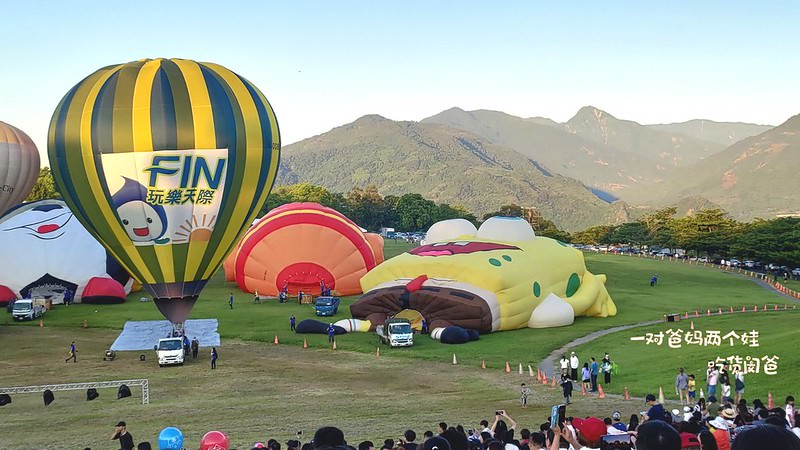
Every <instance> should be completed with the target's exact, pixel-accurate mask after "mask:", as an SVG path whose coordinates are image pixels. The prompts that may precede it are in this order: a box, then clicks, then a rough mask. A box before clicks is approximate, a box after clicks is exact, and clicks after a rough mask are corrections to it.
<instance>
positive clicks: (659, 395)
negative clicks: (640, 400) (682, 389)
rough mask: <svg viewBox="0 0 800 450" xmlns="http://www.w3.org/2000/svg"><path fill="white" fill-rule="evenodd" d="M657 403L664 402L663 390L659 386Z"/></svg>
mask: <svg viewBox="0 0 800 450" xmlns="http://www.w3.org/2000/svg"><path fill="white" fill-rule="evenodd" d="M658 403H661V404H662V405H663V404H664V390H663V389H661V386H659V387H658Z"/></svg>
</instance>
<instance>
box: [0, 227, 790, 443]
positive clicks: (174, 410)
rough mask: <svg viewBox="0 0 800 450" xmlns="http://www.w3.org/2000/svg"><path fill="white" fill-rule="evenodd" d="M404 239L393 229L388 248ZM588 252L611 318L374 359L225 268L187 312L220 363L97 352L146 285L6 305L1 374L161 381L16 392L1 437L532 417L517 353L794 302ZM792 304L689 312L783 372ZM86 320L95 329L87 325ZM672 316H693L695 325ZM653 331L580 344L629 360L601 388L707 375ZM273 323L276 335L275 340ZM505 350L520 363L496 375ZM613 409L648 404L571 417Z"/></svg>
mask: <svg viewBox="0 0 800 450" xmlns="http://www.w3.org/2000/svg"><path fill="white" fill-rule="evenodd" d="M407 248H408V246H406V245H404V244H401V243H395V242H391V241H390V242H388V243H387V248H386V253H387V257H391V256H392V255H395V254H397V253H399V252H402V251H404V250H405V249H407ZM586 258H587V265H588V266H589V269H590V270H591V271H592V272H594V273H605V274H606V275H608V283H607V286H608V289H609V292H611V294H612V296H613V298H614V301H615V302H616V304H617V306H618V308H619V314H618V315H617V316H616V317H610V318H604V319H601V318H578V319H576V321H575V324H574V325H572V326H569V327H563V328H555V329H547V330H532V329H525V330H517V331H508V332H500V333H494V334H490V335H485V336H482V337H481V339H480V340H479V341H477V342H471V343H468V344H464V345H460V346H449V345H445V344H441V343H439V342H436V341H433V340H431V339H430V338H428V337H424V336H423V337H420V338H419V339H418V340H417V341H416V344H415V346H414V347H412V348H407V349H389V348H386V347H381V357H380V359H378V358H376V357H375V349H376V347H377V341H376V338H375V337H374V335H372V334H368V333H351V334H348V335H344V336H340V337H338V338H337V346H338V350H336V351H335V352H333V351H331V350H330V349H329V348H328V344H327V337H326V336H322V335H318V336H317V335H295V334H293V333H290V332H289V321H288V318H289V316H290V315H291V314H294V315H295V316H296V317H297V318H298V320H302V319H305V318H313V317H315V316H314V312H313V308H312V307H311V306H308V305H302V306H301V305H298V304H296V303H286V304H279V303H277V302H276V301H267V302H264V303H263V304H253V302H252V296H251V295H250V294H247V293H242V292H239V291H238V289H237V288H236V286H235V284H234V283H229V282H225V281H224V277H223V274H222V272H220V273H218V274H217V275H216V276H215V277H214V279H212V281H211V282H210V283H209V286H208V287H207V288H206V289H205V290H204V292H203V295H202V296H201V298H200V300H199V301H198V303H197V305H196V306H195V308H194V310H193V312H192V316H191V317H192V318H217V319H218V320H219V331H220V335H221V337H222V342H223V344H222V346H221V348H220V354H221V359H220V370H218V371H215V372H211V371H210V370H208V369H207V367H206V366H207V361H206V360H203V361H202V362H200V361H198V362H191V363H189V364H187V365H186V366H184V367H182V368H164V369H159V368H158V367H157V365H156V364H155V362H154V361H152V355H149V353H148V352H145V353H148V360H147V361H146V362H145V363H140V362H139V361H138V355H139V352H127V353H123V354H122V355H121V356H120V357H119V358H118V360H117V361H114V362H103V361H102V354H103V351H104V350H105V349H106V348H108V347H109V346H110V345H111V343H112V342H113V340H114V339H115V338H116V336H117V334H118V332H119V330H120V329H121V328H122V326H123V325H124V323H125V322H126V321H128V320H158V319H162V317H161V315H160V313H159V312H158V311H157V310H156V308H155V306H154V305H153V303H152V302H139V301H138V299H139V298H140V297H144V296H146V294H145V293H143V292H140V293H134V294H132V295H131V296H130V298H129V301H128V302H126V303H125V304H123V305H112V306H90V305H74V306H72V307H69V308H66V307H57V308H56V309H54V310H52V311H50V312H48V313H47V314H46V315H45V318H44V322H45V325H46V326H45V327H44V328H39V327H38V326H37V325H38V323H24V324H17V323H12V322H11V319H10V316H8V315H6V316H4V319H3V320H4V322H5V325H7V326H0V339H2V340H3V342H4V344H5V345H4V348H5V351H4V357H3V360H2V361H1V362H0V367H1V368H2V373H3V377H4V381H3V385H6V386H7V385H19V384H45V383H53V382H78V381H85V380H100V379H122V378H139V377H143V378H149V379H150V380H151V383H152V388H151V389H152V391H153V394H152V396H153V400H152V401H153V403H152V404H151V405H148V406H141V405H138V404H137V401H136V400H135V399H128V400H125V401H120V402H118V401H117V400H111V399H110V398H109V397H111V395H112V392H111V391H103V392H101V399H99V401H96V402H91V403H88V402H85V401H84V400H82V398H83V395H84V393H82V392H75V393H72V394H69V393H62V394H57V401H56V403H54V405H52V406H51V407H50V408H47V409H44V408H43V407H42V406H41V397H40V396H39V395H28V396H15V398H14V403H13V404H12V405H9V406H6V407H5V408H3V409H2V410H0V411H2V412H3V413H4V414H3V416H4V420H3V421H0V436H2V438H1V439H0V440H1V441H2V442H0V448H41V447H47V448H62V447H60V446H59V445H55V446H53V445H52V443H53V442H56V441H54V440H53V439H54V436H47V435H44V436H41V435H40V436H26V435H21V436H20V435H18V434H17V433H15V432H14V430H17V429H21V428H25V427H30V426H34V424H41V423H47V424H48V426H49V427H50V428H51V429H53V430H57V435H58V438H59V439H61V438H62V437H63V439H64V440H63V442H64V444H65V445H64V446H63V448H76V447H80V446H84V445H91V446H92V447H93V448H94V447H97V448H105V447H106V446H107V442H106V441H105V439H107V436H106V435H110V433H111V431H112V428H111V426H112V425H113V424H114V423H116V421H117V420H121V419H122V420H127V421H128V423H129V424H131V423H132V424H134V425H133V426H131V432H132V433H133V434H134V436H135V437H137V439H139V438H140V437H148V438H149V439H150V440H151V442H154V441H155V436H156V435H157V433H158V430H160V428H162V427H163V426H167V425H176V426H178V427H179V428H181V429H182V430H184V432H185V433H188V435H187V436H191V439H192V441H191V442H192V443H191V444H187V447H189V448H191V447H192V446H194V445H196V443H197V441H199V438H200V436H201V435H202V433H204V432H205V431H208V430H210V429H213V428H219V429H222V430H224V431H226V432H229V433H230V434H231V435H233V436H235V438H236V439H235V442H236V445H238V446H239V448H246V447H247V446H248V445H251V444H252V442H254V441H255V440H256V439H259V440H264V439H267V438H269V437H276V438H278V439H281V440H282V441H283V442H285V440H286V439H288V438H290V437H292V436H293V434H294V431H296V430H295V428H302V429H304V430H305V432H306V433H311V432H313V430H314V429H315V428H316V427H317V426H320V425H324V424H330V423H333V424H338V425H341V426H342V428H343V429H345V432H346V433H347V435H348V437H349V438H351V441H352V440H354V439H364V438H369V439H373V440H379V439H380V440H382V439H384V438H391V437H396V436H397V435H399V433H401V432H402V431H403V430H404V429H405V427H412V428H414V429H415V430H417V431H418V432H421V431H424V429H429V428H430V429H433V428H435V426H434V424H435V423H438V422H439V421H440V420H445V421H448V422H453V423H456V422H461V423H464V425H465V426H468V425H469V424H472V425H475V422H477V420H480V419H481V418H486V417H488V416H489V415H491V412H492V411H494V410H495V409H496V408H498V407H503V408H508V409H509V410H510V411H512V412H513V413H514V414H513V415H514V416H515V418H517V419H520V420H521V422H522V424H523V426H527V427H529V428H534V427H536V426H538V424H539V423H541V422H542V421H544V420H545V418H546V417H547V415H548V414H547V411H548V410H549V407H550V405H552V404H553V402H554V401H557V400H558V398H559V395H558V392H557V391H555V390H552V389H550V388H543V387H541V386H537V387H536V389H535V391H534V401H533V405H532V407H531V408H528V409H526V410H522V409H519V408H518V407H516V406H515V405H516V403H515V399H516V398H517V393H518V388H519V383H520V382H521V381H522V380H527V379H528V377H527V374H526V375H524V376H519V375H518V374H516V368H517V366H518V364H523V365H525V366H527V365H528V364H531V365H532V366H534V367H535V366H536V364H537V363H538V362H539V361H540V360H541V359H543V358H545V357H546V356H547V355H548V354H549V353H551V352H552V351H553V350H554V349H557V348H559V347H560V346H562V345H563V344H565V343H567V342H570V341H572V340H573V339H576V338H578V337H581V336H584V335H586V334H588V333H591V332H594V331H597V330H602V329H606V328H609V327H613V326H617V325H624V324H635V323H640V322H645V321H649V320H656V319H659V318H661V317H662V315H663V314H666V313H671V312H681V313H683V312H686V311H692V312H693V311H694V310H699V311H705V310H706V309H712V310H716V308H718V307H723V308H725V309H727V308H728V307H730V306H734V307H735V308H737V309H741V307H742V306H743V305H744V306H749V307H750V308H752V307H753V305H759V306H760V307H763V305H764V304H776V303H777V304H781V305H782V304H783V303H785V302H788V300H787V299H784V297H781V296H779V295H777V294H776V293H774V292H772V291H769V290H767V289H764V288H763V287H761V286H759V285H757V284H756V283H755V282H753V281H752V280H749V279H746V278H744V277H741V276H738V275H735V274H731V273H724V272H719V271H717V270H714V269H710V268H703V267H696V266H689V265H688V264H684V263H675V262H669V261H653V260H647V259H641V258H636V257H625V256H613V255H599V254H587V255H586ZM654 273H657V274H658V275H659V285H658V286H656V287H653V288H651V287H650V286H649V279H650V277H651V276H652V275H653V274H654ZM231 291H233V292H234V294H235V295H236V302H235V309H234V310H229V308H228V304H227V297H228V293H229V292H231ZM354 300H355V297H352V298H345V299H343V307H342V308H340V311H339V314H338V315H337V316H336V317H335V318H334V320H338V319H340V318H347V317H349V309H348V308H347V306H348V305H349V304H350V303H352V302H353V301H354ZM794 317H795V315H794V314H793V313H791V312H790V313H786V314H784V313H758V314H756V315H736V316H732V317H719V318H713V317H712V318H709V319H706V318H704V319H702V320H697V321H696V323H695V325H696V326H697V327H698V329H712V328H710V327H711V325H712V324H713V325H714V326H715V327H716V326H719V328H720V329H721V330H723V329H724V330H725V331H729V330H728V328H730V329H736V330H742V329H745V328H751V329H757V330H759V331H760V332H761V333H762V336H763V338H762V347H761V348H759V349H755V350H758V352H757V354H758V355H763V354H767V353H775V354H778V355H779V356H780V357H781V360H780V362H779V365H780V369H779V373H784V374H785V373H787V372H788V369H789V368H790V367H792V364H794V365H796V363H797V361H796V358H793V357H792V356H791V355H790V350H791V349H792V344H793V343H792V341H791V339H790V335H789V333H790V332H791V329H792V326H791V324H792V323H793V322H794V320H793V319H794ZM84 320H86V321H87V322H88V324H89V328H88V329H83V328H82V326H81V325H82V324H83V322H84ZM762 322H763V323H762ZM670 325H673V327H674V326H675V325H677V326H680V327H682V328H686V327H688V326H689V322H688V321H682V322H680V323H678V324H670ZM665 326H666V324H664V325H658V326H654V327H651V328H652V329H653V330H655V329H659V330H660V329H664V328H665ZM653 330H650V329H646V328H639V329H634V330H630V331H626V332H621V333H617V334H613V335H610V336H607V337H603V338H600V339H598V340H597V341H594V342H592V343H589V344H586V345H584V346H582V347H580V348H578V349H577V351H578V352H579V353H580V354H581V355H589V354H596V355H598V356H600V355H602V352H604V351H609V352H611V354H612V357H613V358H614V359H615V360H616V361H617V362H618V363H619V364H620V365H621V367H622V372H621V373H620V375H619V378H617V380H618V381H619V383H617V380H615V382H614V383H613V384H612V386H610V387H609V388H608V389H606V391H607V392H609V393H613V392H617V388H618V387H621V386H622V385H628V386H629V387H630V388H631V390H632V392H633V393H634V394H642V393H645V392H650V391H651V390H652V389H653V388H656V389H657V386H658V385H662V386H664V388H665V395H667V396H669V395H670V394H669V393H670V392H671V386H672V382H673V380H674V370H675V368H676V367H678V366H679V365H683V366H686V367H687V368H690V370H694V371H695V372H698V371H699V368H698V367H701V366H702V365H703V364H704V362H705V360H706V359H707V358H708V357H709V356H710V355H709V354H708V352H707V351H706V350H699V349H690V350H680V351H678V350H674V351H668V350H667V349H666V348H658V349H656V348H653V347H652V346H650V347H647V346H645V345H644V344H643V343H640V342H631V341H630V340H629V338H630V336H632V335H640V334H643V333H645V332H652V331H653ZM276 335H277V336H279V339H280V343H281V345H279V346H274V345H273V344H272V341H273V339H274V337H275V336H276ZM304 338H306V339H307V340H308V344H309V346H310V347H311V348H310V349H308V350H303V349H302V343H303V339H304ZM72 339H75V340H76V341H77V342H78V346H79V349H80V353H79V358H80V361H79V363H78V364H77V365H72V364H65V363H63V362H62V361H61V358H63V357H65V356H62V355H64V353H65V348H66V345H67V344H68V342H69V341H70V340H72ZM646 347H647V348H646ZM720 348H722V347H720ZM642 350H645V351H642ZM737 350H738V349H737ZM453 354H456V355H457V357H458V360H459V365H458V366H455V367H454V366H452V365H451V364H450V362H451V361H452V357H453ZM728 354H730V353H723V355H722V356H727V355H728ZM744 354H745V352H742V355H744ZM747 354H751V353H747ZM752 354H755V353H752ZM206 356H207V355H206ZM481 360H485V361H486V364H487V366H488V369H487V370H485V371H483V370H481V369H479V366H480V362H481ZM506 361H508V362H509V363H510V364H511V366H512V367H513V368H514V369H515V370H514V373H512V374H505V373H503V372H502V370H501V368H502V367H504V366H505V363H506ZM526 372H527V371H526ZM747 381H748V391H749V392H757V391H763V390H765V389H770V390H773V392H774V393H775V394H776V395H779V396H780V395H783V394H782V393H784V392H791V391H792V389H793V388H794V386H793V385H791V384H787V383H786V382H785V378H784V377H781V376H775V377H766V376H757V375H751V376H749V377H748V380H747ZM136 394H137V393H136V392H135V393H134V396H136ZM761 397H765V395H761ZM748 398H749V396H748ZM776 398H778V397H776ZM612 407H619V408H622V409H623V411H624V412H626V414H630V413H632V412H638V411H639V410H640V409H639V408H640V403H639V402H631V403H630V404H627V403H620V400H619V398H610V399H607V400H605V401H600V400H597V399H594V398H590V397H587V398H580V397H579V399H578V403H577V404H576V405H575V406H574V409H572V410H571V411H572V412H573V413H574V414H575V415H581V414H608V413H609V412H610V410H611V408H612ZM606 411H609V412H606ZM9 439H10V440H9ZM48 439H50V440H48ZM59 442H61V441H59ZM187 442H189V441H187ZM48 444H50V445H48ZM67 444H69V445H67ZM81 448H82V447H81Z"/></svg>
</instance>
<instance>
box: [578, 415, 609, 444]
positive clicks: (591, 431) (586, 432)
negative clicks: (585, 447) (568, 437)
mask: <svg viewBox="0 0 800 450" xmlns="http://www.w3.org/2000/svg"><path fill="white" fill-rule="evenodd" d="M572 426H574V427H575V429H576V430H578V431H580V432H581V434H582V435H583V437H584V438H585V439H586V440H588V441H589V442H596V441H599V440H600V438H601V437H602V436H603V435H605V434H607V433H606V431H608V430H607V429H606V424H605V422H603V421H602V420H600V419H598V418H597V417H589V418H588V419H578V418H576V419H573V420H572Z"/></svg>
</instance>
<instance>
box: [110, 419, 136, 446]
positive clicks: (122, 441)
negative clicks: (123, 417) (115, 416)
mask: <svg viewBox="0 0 800 450" xmlns="http://www.w3.org/2000/svg"><path fill="white" fill-rule="evenodd" d="M111 440H112V441H117V440H118V441H119V447H120V449H121V450H133V436H132V435H131V434H130V433H128V429H127V428H126V426H125V422H122V421H120V422H118V423H117V427H116V428H115V429H114V434H112V435H111Z"/></svg>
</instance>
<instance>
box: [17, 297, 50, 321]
mask: <svg viewBox="0 0 800 450" xmlns="http://www.w3.org/2000/svg"><path fill="white" fill-rule="evenodd" d="M44 312H45V308H44V306H43V305H34V304H33V300H31V299H27V298H23V299H21V300H17V301H15V302H14V306H13V307H12V308H11V315H12V316H13V317H14V320H34V319H36V318H39V317H41V316H42V314H44Z"/></svg>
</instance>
